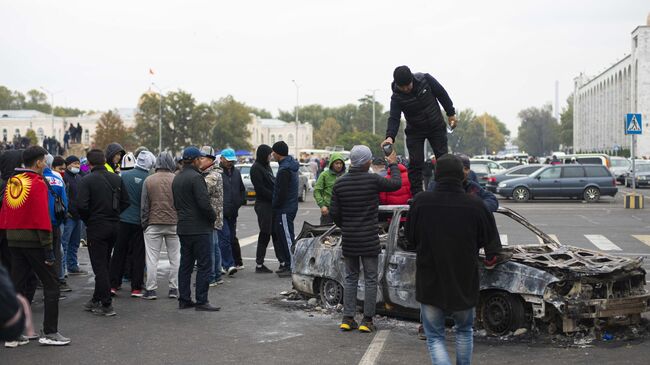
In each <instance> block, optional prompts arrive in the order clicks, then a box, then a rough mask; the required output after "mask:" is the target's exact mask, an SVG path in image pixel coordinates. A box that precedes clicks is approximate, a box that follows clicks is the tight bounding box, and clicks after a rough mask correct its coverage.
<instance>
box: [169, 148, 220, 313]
mask: <svg viewBox="0 0 650 365" xmlns="http://www.w3.org/2000/svg"><path fill="white" fill-rule="evenodd" d="M204 156H205V154H204V153H202V152H201V151H200V150H199V149H198V148H197V147H194V146H192V147H187V148H185V150H184V151H183V160H182V161H183V170H182V171H181V172H180V173H179V174H178V175H176V177H174V182H173V183H172V192H173V194H174V207H175V208H176V213H177V215H178V224H177V226H176V233H177V234H178V237H179V238H180V241H181V265H180V268H179V270H178V291H179V294H180V296H179V298H178V307H179V308H180V309H186V308H191V307H194V309H195V310H197V311H209V312H216V311H218V310H219V309H220V308H219V307H215V306H213V305H211V304H210V302H209V301H208V288H209V285H210V270H211V266H212V250H211V246H212V230H213V227H214V221H215V220H216V219H217V213H216V212H215V211H214V209H212V205H210V195H209V194H208V187H207V185H206V183H205V180H204V179H203V176H202V175H201V172H200V170H199V167H200V166H201V161H200V160H199V157H204ZM195 262H196V265H197V270H196V302H193V301H192V289H191V282H192V271H193V269H194V263H195Z"/></svg>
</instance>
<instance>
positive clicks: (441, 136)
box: [406, 124, 447, 196]
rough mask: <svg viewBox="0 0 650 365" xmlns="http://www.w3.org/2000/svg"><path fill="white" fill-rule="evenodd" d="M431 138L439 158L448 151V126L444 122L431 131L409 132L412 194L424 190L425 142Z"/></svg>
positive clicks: (407, 139)
mask: <svg viewBox="0 0 650 365" xmlns="http://www.w3.org/2000/svg"><path fill="white" fill-rule="evenodd" d="M426 140H429V144H430V145H431V148H433V154H434V155H436V159H439V158H440V157H442V156H443V155H445V154H446V153H447V127H446V126H445V125H444V124H440V125H439V126H436V127H435V128H434V129H433V130H432V131H431V132H429V133H417V132H415V133H408V134H407V135H406V147H407V148H408V150H409V168H408V175H409V182H410V183H411V194H412V195H413V196H415V194H417V193H419V192H421V191H422V189H423V188H422V167H424V142H425V141H426Z"/></svg>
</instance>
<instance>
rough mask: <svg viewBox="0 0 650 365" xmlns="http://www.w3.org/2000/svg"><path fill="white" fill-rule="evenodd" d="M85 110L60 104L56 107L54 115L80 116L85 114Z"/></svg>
mask: <svg viewBox="0 0 650 365" xmlns="http://www.w3.org/2000/svg"><path fill="white" fill-rule="evenodd" d="M83 114H84V111H83V110H79V109H77V108H64V107H60V106H55V107H54V116H57V117H64V118H65V117H78V116H80V115H83Z"/></svg>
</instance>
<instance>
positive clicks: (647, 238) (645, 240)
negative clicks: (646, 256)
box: [632, 234, 650, 246]
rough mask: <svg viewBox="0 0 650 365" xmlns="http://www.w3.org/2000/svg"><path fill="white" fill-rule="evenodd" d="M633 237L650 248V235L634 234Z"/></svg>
mask: <svg viewBox="0 0 650 365" xmlns="http://www.w3.org/2000/svg"><path fill="white" fill-rule="evenodd" d="M632 237H634V238H636V239H637V240H639V241H641V242H643V243H645V244H646V245H648V246H650V235H647V234H633V235H632Z"/></svg>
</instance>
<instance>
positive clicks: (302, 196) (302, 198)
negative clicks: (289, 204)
mask: <svg viewBox="0 0 650 365" xmlns="http://www.w3.org/2000/svg"><path fill="white" fill-rule="evenodd" d="M305 200H307V187H305V186H303V187H302V191H301V192H300V195H298V201H300V202H304V201H305Z"/></svg>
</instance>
